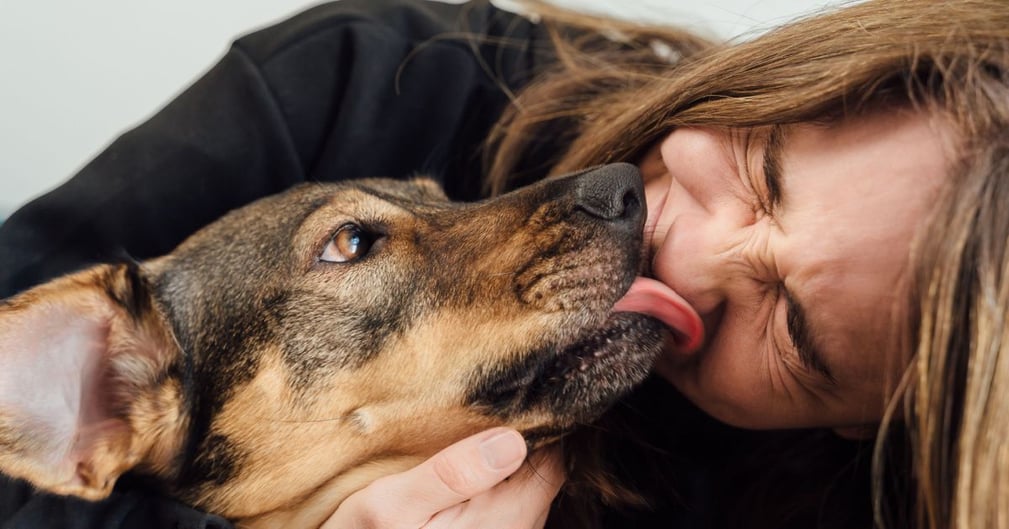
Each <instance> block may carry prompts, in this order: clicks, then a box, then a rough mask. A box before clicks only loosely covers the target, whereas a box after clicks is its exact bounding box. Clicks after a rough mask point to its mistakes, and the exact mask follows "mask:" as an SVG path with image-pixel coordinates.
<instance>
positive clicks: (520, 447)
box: [327, 428, 526, 527]
mask: <svg viewBox="0 0 1009 529" xmlns="http://www.w3.org/2000/svg"><path fill="white" fill-rule="evenodd" d="M525 456H526V443H525V440H524V439H522V436H521V435H520V434H519V433H518V432H517V431H515V430H512V429H508V428H493V429H490V430H487V431H484V432H482V433H479V434H476V435H474V436H471V437H467V438H466V439H463V440H462V441H459V442H457V443H455V444H453V445H451V446H449V447H448V448H445V449H444V450H442V451H441V452H438V453H437V454H435V455H434V456H432V457H431V458H430V459H428V460H426V461H424V462H423V463H421V464H420V465H417V466H416V467H414V468H412V469H410V470H407V471H406V472H402V473H399V474H393V475H391V476H386V477H384V478H381V479H378V480H376V481H375V482H374V483H372V484H371V485H369V486H368V487H365V488H364V489H362V490H361V491H359V492H357V493H356V494H354V495H352V496H351V497H350V498H348V499H347V501H345V502H344V503H343V505H341V506H340V508H339V509H337V512H336V513H335V515H334V517H333V518H331V519H330V521H329V523H328V524H327V527H337V526H339V525H330V524H334V523H336V522H337V521H339V520H346V521H355V522H362V521H371V522H374V521H376V520H379V519H381V520H383V521H384V522H387V523H388V525H389V526H396V527H420V526H422V525H423V524H425V523H427V521H428V520H430V519H431V517H432V516H434V515H435V514H437V513H438V512H440V511H443V510H445V509H447V508H449V507H452V506H454V505H457V504H459V503H462V502H464V501H466V500H469V499H470V498H472V497H474V496H476V495H478V494H480V493H482V492H485V491H487V490H489V489H491V488H492V487H494V485H497V484H498V483H500V482H501V481H503V480H504V479H505V478H507V477H508V476H510V475H511V474H512V473H514V472H515V471H516V470H517V469H518V468H519V467H520V466H522V462H523V461H524V460H525ZM391 499H395V501H390V500H391ZM350 526H352V527H353V526H355V525H353V524H350ZM365 526H369V525H367V522H366V523H365Z"/></svg>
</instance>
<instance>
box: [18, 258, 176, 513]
mask: <svg viewBox="0 0 1009 529" xmlns="http://www.w3.org/2000/svg"><path fill="white" fill-rule="evenodd" d="M179 357H180V354H179V348H178V346H177V344H176V341H175V340H174V338H173V337H172V334H171V331H170V326H169V325H168V324H167V323H166V321H165V318H164V316H163V315H162V314H161V312H160V311H159V310H158V309H157V307H156V304H155V302H154V300H153V299H152V298H151V295H150V293H149V289H148V288H147V286H146V282H145V281H144V280H143V279H142V277H141V274H140V272H139V269H138V267H137V266H136V265H132V264H124V265H105V266H99V267H96V268H92V269H90V270H87V271H84V272H80V273H77V274H74V275H71V276H67V277H64V278H61V279H57V280H55V281H52V282H50V283H47V284H45V285H42V286H39V287H36V288H35V289H33V290H29V291H28V292H26V293H23V294H21V295H19V296H17V297H15V298H13V299H11V300H10V301H8V302H6V303H3V304H2V305H0V471H2V472H4V473H7V474H10V475H13V476H15V477H20V478H24V479H27V480H28V481H30V482H32V483H34V484H35V485H36V486H38V487H40V488H43V489H45V490H49V491H51V492H55V493H58V494H73V495H77V496H81V497H84V498H87V499H100V498H103V497H105V496H107V495H108V493H109V492H110V491H111V489H112V486H113V485H114V483H115V480H116V479H117V478H118V477H119V476H120V475H121V474H122V473H123V472H125V471H126V470H129V469H130V468H132V467H134V466H136V465H137V464H138V463H141V462H143V463H144V464H145V465H152V466H154V467H158V466H159V464H160V463H159V459H161V460H166V459H168V458H170V457H171V456H170V454H171V453H174V449H175V448H176V447H177V443H178V442H179V440H180V439H181V433H180V432H181V430H179V426H178V424H179V423H180V422H183V420H182V418H181V417H180V414H181V407H180V406H181V390H180V389H179V388H178V384H177V383H175V382H173V380H174V379H173V377H170V376H167V374H168V373H169V372H170V371H171V369H172V368H173V363H174V362H177V361H178V359H179ZM175 378H177V377H175ZM173 430H176V431H173ZM173 443H174V445H173ZM163 464H167V461H165V462H164V463H163ZM154 470H157V469H156V468H155V469H154Z"/></svg>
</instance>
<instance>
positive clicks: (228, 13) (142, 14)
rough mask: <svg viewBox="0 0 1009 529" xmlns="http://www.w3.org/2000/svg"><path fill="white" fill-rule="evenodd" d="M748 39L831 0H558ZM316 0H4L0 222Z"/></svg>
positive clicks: (0, 9) (0, 17)
mask: <svg viewBox="0 0 1009 529" xmlns="http://www.w3.org/2000/svg"><path fill="white" fill-rule="evenodd" d="M553 1H554V2H555V3H558V4H560V5H564V6H567V7H573V8H576V9H583V10H586V11H593V12H601V13H607V14H613V15H617V16H624V17H627V18H631V19H638V20H653V21H668V22H673V23H676V24H679V25H681V26H684V27H688V28H690V29H693V30H695V31H699V32H703V33H705V34H708V35H711V36H715V37H717V38H724V39H730V38H745V37H746V36H750V35H753V34H755V33H757V32H759V31H761V30H763V29H766V28H768V27H772V26H774V25H777V24H780V23H782V22H785V21H787V20H789V19H791V18H793V17H795V16H798V15H801V14H804V13H807V12H809V11H812V10H816V9H819V8H821V7H823V6H824V5H827V4H836V3H838V2H837V1H836V0H816V1H814V0H710V1H707V2H697V1H688V0H553ZM505 2H506V0H501V4H505ZM316 3H317V2H309V1H305V0H214V1H211V2H206V1H203V0H172V1H169V2H166V1H164V0H90V1H86V0H84V1H82V0H56V1H54V2H46V1H38V0H0V71H2V74H0V219H3V217H4V216H5V214H8V213H10V211H12V210H13V208H14V207H16V206H17V205H19V204H21V203H23V202H25V201H27V200H28V199H30V198H31V197H33V196H35V195H37V194H39V193H42V192H43V191H45V190H47V189H49V188H51V187H53V186H55V185H57V184H58V183H59V182H61V181H63V180H64V179H66V178H68V177H69V176H71V175H72V174H73V173H74V172H75V171H76V170H77V169H78V168H79V167H80V166H81V165H82V164H84V163H85V162H87V161H88V160H89V159H90V158H91V157H92V156H93V155H94V154H95V153H96V152H97V151H98V150H100V149H101V148H102V147H103V146H105V145H106V144H107V143H108V142H110V141H111V140H112V139H113V138H114V137H115V136H117V135H118V134H119V133H120V132H121V131H123V130H124V129H126V128H128V127H131V126H133V125H134V124H136V123H138V122H139V121H141V120H143V119H145V118H146V117H147V116H149V115H150V114H151V113H152V112H154V111H155V110H157V109H158V108H159V107H160V106H161V105H163V104H164V103H165V102H166V101H167V100H169V99H170V98H171V97H172V96H173V95H174V94H176V93H178V92H179V91H180V90H181V89H182V88H184V87H185V86H186V85H188V84H189V82H190V81H191V80H192V79H193V78H194V77H196V76H198V75H199V74H200V73H202V72H203V71H204V70H205V69H206V68H208V67H209V66H210V65H211V64H213V63H214V62H216V60H217V59H218V58H219V57H220V56H221V54H223V52H224V50H225V49H226V48H227V46H228V44H229V43H230V41H231V40H232V39H233V38H234V37H236V36H238V35H240V34H243V33H246V32H248V31H249V30H251V29H254V28H258V27H262V26H264V25H267V24H269V23H271V22H272V21H276V20H278V19H281V18H283V17H286V16H288V15H290V14H292V13H294V12H296V11H300V10H302V9H304V8H306V7H308V6H310V5H314V4H316Z"/></svg>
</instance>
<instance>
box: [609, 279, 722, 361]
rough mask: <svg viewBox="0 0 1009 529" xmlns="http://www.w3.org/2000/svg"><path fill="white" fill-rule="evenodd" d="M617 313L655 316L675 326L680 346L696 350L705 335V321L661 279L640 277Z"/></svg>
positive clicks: (617, 304)
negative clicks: (702, 321)
mask: <svg viewBox="0 0 1009 529" xmlns="http://www.w3.org/2000/svg"><path fill="white" fill-rule="evenodd" d="M613 312H637V313H640V314H646V315H648V316H651V317H653V318H655V319H657V320H659V321H661V322H662V323H664V324H666V326H668V327H669V328H671V329H673V331H674V333H673V334H674V335H675V338H676V345H677V348H678V349H681V350H682V351H684V352H689V351H693V350H694V349H696V348H697V346H699V345H700V344H701V340H702V339H703V338H704V324H703V323H701V317H700V316H698V315H697V311H695V310H694V309H693V308H692V307H691V306H690V304H689V303H687V302H686V301H685V300H684V299H683V298H682V297H680V296H679V294H677V293H676V292H673V290H672V289H671V288H669V287H667V286H666V285H665V284H664V283H662V282H661V281H656V280H655V279H649V278H647V277H638V278H636V279H635V280H634V283H632V284H631V288H630V289H628V290H627V293H626V294H624V297H622V298H620V300H618V301H617V303H616V304H615V305H614V306H613Z"/></svg>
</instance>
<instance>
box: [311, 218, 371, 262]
mask: <svg viewBox="0 0 1009 529" xmlns="http://www.w3.org/2000/svg"><path fill="white" fill-rule="evenodd" d="M372 242H373V239H372V237H371V235H370V234H368V233H367V232H365V231H364V230H362V229H361V228H360V227H359V226H355V225H353V224H347V225H344V226H341V227H340V229H339V230H336V233H335V234H334V235H333V238H332V239H330V240H329V243H328V244H326V248H325V249H323V250H322V255H321V256H320V257H319V260H320V261H325V262H327V263H346V262H350V261H354V260H357V259H360V258H362V257H364V255H365V254H367V253H368V250H369V249H370V248H371V243H372Z"/></svg>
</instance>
